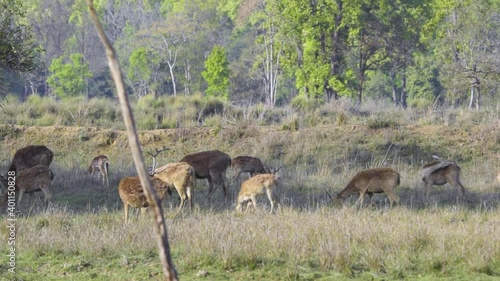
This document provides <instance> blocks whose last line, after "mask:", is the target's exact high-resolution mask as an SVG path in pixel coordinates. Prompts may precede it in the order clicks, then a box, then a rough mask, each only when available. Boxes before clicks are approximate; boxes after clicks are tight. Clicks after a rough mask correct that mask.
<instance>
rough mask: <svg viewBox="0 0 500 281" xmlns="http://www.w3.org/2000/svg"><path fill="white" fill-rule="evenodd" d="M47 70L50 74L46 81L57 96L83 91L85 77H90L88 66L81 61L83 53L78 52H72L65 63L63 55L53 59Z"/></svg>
mask: <svg viewBox="0 0 500 281" xmlns="http://www.w3.org/2000/svg"><path fill="white" fill-rule="evenodd" d="M49 71H50V72H51V73H52V74H51V75H50V76H49V78H47V83H48V84H49V86H50V87H51V88H52V91H53V92H54V94H56V95H58V96H59V97H68V96H75V95H78V94H81V93H83V92H84V90H85V87H86V79H87V78H90V77H92V72H90V70H89V66H88V65H87V64H85V63H83V55H82V54H79V53H75V54H72V55H71V56H70V61H69V62H67V63H65V62H64V57H59V58H57V59H54V60H53V61H52V64H51V65H50V67H49Z"/></svg>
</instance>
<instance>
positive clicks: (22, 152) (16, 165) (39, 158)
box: [9, 145, 54, 173]
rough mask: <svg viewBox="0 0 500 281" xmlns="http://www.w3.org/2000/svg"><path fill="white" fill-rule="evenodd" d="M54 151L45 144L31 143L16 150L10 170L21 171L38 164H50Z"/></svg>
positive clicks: (47, 165)
mask: <svg viewBox="0 0 500 281" xmlns="http://www.w3.org/2000/svg"><path fill="white" fill-rule="evenodd" d="M52 158H54V153H52V151H51V150H50V149H48V148H47V147H46V146H45V145H29V146H26V147H23V148H21V149H19V150H17V151H16V153H15V154H14V158H13V159H12V163H11V164H10V167H9V171H14V172H16V173H19V172H20V171H22V170H26V169H29V168H32V167H35V166H37V165H44V166H46V167H49V166H50V163H52Z"/></svg>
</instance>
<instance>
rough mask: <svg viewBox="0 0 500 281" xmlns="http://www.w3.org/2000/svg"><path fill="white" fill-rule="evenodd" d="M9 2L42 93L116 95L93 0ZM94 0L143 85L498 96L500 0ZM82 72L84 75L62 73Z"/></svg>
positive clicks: (12, 35)
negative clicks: (91, 9)
mask: <svg viewBox="0 0 500 281" xmlns="http://www.w3.org/2000/svg"><path fill="white" fill-rule="evenodd" d="M0 3H1V4H0V5H3V6H4V7H6V9H2V11H0V13H2V17H1V18H0V19H1V21H2V25H1V26H0V35H1V38H0V40H2V41H0V42H1V44H0V56H1V57H0V58H1V60H0V63H1V65H0V66H1V68H2V73H3V74H2V77H8V75H9V74H12V73H25V72H30V71H32V70H34V69H35V68H36V67H39V68H40V71H36V72H33V73H32V74H30V75H29V76H25V77H24V79H25V80H29V82H30V83H31V84H32V85H33V88H34V92H38V93H39V94H42V95H49V94H56V95H61V89H62V88H61V87H62V85H65V86H64V87H65V88H64V90H63V91H64V92H65V93H66V94H69V93H71V95H79V94H81V95H86V96H89V97H92V96H99V95H104V96H110V95H112V90H111V88H110V87H109V86H108V85H109V84H110V77H109V73H108V71H107V66H106V64H105V63H104V62H103V59H102V47H100V45H99V44H98V43H99V41H98V38H97V36H96V35H95V34H94V32H93V30H92V28H91V26H90V21H89V19H88V15H87V13H86V12H85V5H81V3H80V2H79V1H75V0H57V1H51V0H26V1H23V2H21V1H20V0H0ZM96 7H97V9H98V12H99V13H100V14H101V15H102V18H103V24H104V26H105V28H106V32H107V33H108V35H109V37H110V38H111V40H112V41H113V43H114V45H115V46H116V49H117V52H118V54H119V56H120V60H121V63H122V64H123V67H124V69H125V73H124V74H125V80H126V82H127V87H129V90H130V92H131V93H132V94H133V95H135V96H137V97H141V96H144V95H146V94H149V93H151V94H154V95H177V94H180V93H182V94H183V95H192V94H198V93H201V94H202V95H205V96H211V95H220V96H222V97H225V98H226V99H230V100H231V101H232V102H235V103H248V102H252V103H258V102H263V103H265V104H267V105H269V106H274V105H275V104H282V103H283V102H285V101H290V100H291V99H293V98H294V97H295V96H297V95H301V96H303V97H304V98H306V99H314V100H316V101H317V102H327V101H330V100H335V99H338V98H340V97H346V98H352V99H354V100H356V101H357V102H358V103H362V102H364V101H365V100H367V99H384V100H386V102H387V103H388V104H389V103H391V104H393V105H394V106H401V107H406V106H408V105H409V106H412V105H415V104H421V101H427V103H428V104H449V105H457V106H460V105H462V106H467V107H473V108H477V109H479V108H480V105H481V104H482V103H484V102H489V101H493V100H498V98H499V95H498V93H497V89H498V84H499V83H498V82H497V81H498V78H499V74H500V67H499V65H500V63H499V62H498V60H499V56H498V53H499V51H500V44H499V42H500V41H499V35H498V30H499V28H498V27H499V26H500V12H499V11H500V9H499V8H500V1H497V0H478V1H471V0H460V1H451V0H433V1H423V0H417V1H411V0H382V1H375V2H373V1H367V0H353V1H345V0H317V1H305V0H266V1H263V0H223V1H216V0H208V1H200V0H194V1H179V0H168V1H167V0H147V1H135V0H100V1H97V3H96ZM36 46H41V48H43V52H37V50H39V49H38V48H37V47H36ZM77 54H80V55H81V57H79V58H78V60H73V59H72V58H75V56H76V55H77ZM61 58H64V59H63V60H61ZM63 66H64V67H69V66H71V67H72V70H71V71H74V73H72V74H71V75H69V74H70V73H69V72H70V68H68V69H66V70H63V68H62V67H63ZM83 68H85V70H84V69H83ZM63 73H66V74H68V75H62V74H63ZM75 75H76V76H78V75H80V76H81V77H80V78H81V79H83V81H84V83H83V82H82V81H80V82H78V83H76V82H71V83H70V82H65V80H68V79H69V80H74V79H73V78H75ZM56 77H57V79H56ZM80 78H79V79H80ZM54 79H56V80H57V83H55V80H54ZM15 81H17V83H19V84H22V83H24V82H22V81H19V80H15ZM81 82H82V83H81ZM436 102H437V103H436Z"/></svg>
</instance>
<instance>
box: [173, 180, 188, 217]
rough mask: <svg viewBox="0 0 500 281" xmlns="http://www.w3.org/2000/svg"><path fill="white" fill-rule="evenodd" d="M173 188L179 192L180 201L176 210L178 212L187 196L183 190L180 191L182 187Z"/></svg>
mask: <svg viewBox="0 0 500 281" xmlns="http://www.w3.org/2000/svg"><path fill="white" fill-rule="evenodd" d="M175 188H176V189H177V193H179V197H180V199H181V202H180V203H179V209H178V210H177V212H178V213H180V212H181V210H182V208H183V207H184V203H185V202H186V200H187V198H186V197H187V196H186V193H185V192H184V191H182V189H180V188H177V186H176V187H175Z"/></svg>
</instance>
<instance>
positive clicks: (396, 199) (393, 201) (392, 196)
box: [385, 191, 399, 208]
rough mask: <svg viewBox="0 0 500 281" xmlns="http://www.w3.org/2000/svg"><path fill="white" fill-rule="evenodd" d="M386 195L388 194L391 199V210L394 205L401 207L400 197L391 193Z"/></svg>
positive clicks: (388, 192)
mask: <svg viewBox="0 0 500 281" xmlns="http://www.w3.org/2000/svg"><path fill="white" fill-rule="evenodd" d="M385 193H387V196H388V197H389V206H391V208H392V206H393V203H395V204H396V205H399V196H397V195H396V194H394V193H392V192H391V191H386V192H385Z"/></svg>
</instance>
